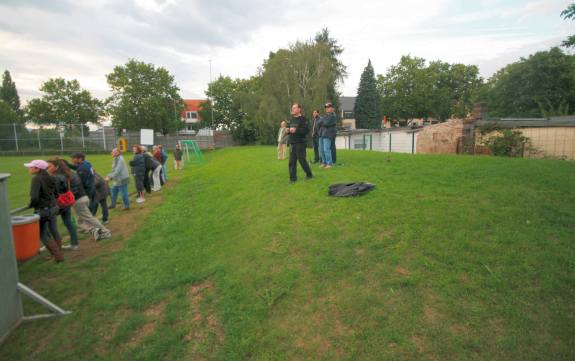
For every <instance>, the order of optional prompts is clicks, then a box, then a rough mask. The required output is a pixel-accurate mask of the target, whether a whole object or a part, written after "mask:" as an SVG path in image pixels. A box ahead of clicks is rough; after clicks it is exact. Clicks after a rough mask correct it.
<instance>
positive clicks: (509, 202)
mask: <svg viewBox="0 0 575 361" xmlns="http://www.w3.org/2000/svg"><path fill="white" fill-rule="evenodd" d="M274 154H275V149H273V148H270V147H242V148H232V149H225V150H219V151H215V152H211V153H210V154H207V155H206V158H207V163H206V164H205V165H202V166H197V167H188V168H186V169H185V170H184V171H183V172H182V174H181V175H180V176H179V179H178V181H177V184H175V185H172V186H171V188H169V189H166V190H163V191H162V194H161V201H160V200H159V198H158V202H157V203H155V204H153V203H152V200H151V201H150V202H149V203H148V202H147V203H146V204H144V205H143V207H147V209H148V210H149V213H147V214H144V213H140V214H141V216H138V217H134V218H137V219H138V220H140V221H141V225H140V226H138V227H136V229H134V232H133V235H132V236H131V237H123V238H122V237H114V238H113V239H112V240H109V241H105V243H104V246H106V245H109V247H108V248H103V250H102V251H101V252H95V253H94V254H93V255H91V256H90V257H85V258H82V259H78V260H70V261H68V262H65V263H64V264H61V265H54V264H52V263H45V262H43V261H41V260H35V261H33V262H28V263H26V264H24V265H22V266H21V268H20V272H21V278H22V279H23V281H24V282H26V283H28V284H30V285H32V286H33V287H35V288H36V289H37V290H38V291H40V292H41V293H42V294H44V295H45V296H47V297H49V298H50V299H52V300H53V301H55V302H57V303H59V304H62V305H64V307H66V308H68V309H71V310H72V311H73V312H74V313H73V314H71V315H69V316H66V317H64V318H61V319H58V320H56V321H54V320H45V321H36V322H34V323H29V324H25V325H23V326H22V327H20V328H19V329H18V330H17V331H16V332H15V333H14V334H13V335H12V336H11V337H10V338H9V339H8V340H7V341H6V342H5V343H4V344H3V345H2V346H0V360H25V359H37V360H226V361H227V360H573V359H574V358H575V301H574V300H575V236H574V234H575V163H573V162H562V161H548V160H545V161H543V160H526V159H504V158H491V157H467V156H426V155H418V156H412V155H402V154H391V155H389V154H383V153H376V152H360V151H356V152H344V151H342V152H339V153H338V158H339V159H338V160H340V161H341V162H342V163H343V165H342V166H338V167H335V168H334V169H331V170H319V169H317V168H316V167H314V168H313V170H314V175H315V178H314V179H313V180H310V181H299V182H297V183H296V184H295V185H289V183H288V174H287V163H286V161H283V162H280V161H277V160H275V157H274ZM1 162H2V166H1V167H0V168H2V169H1V171H6V170H9V171H12V169H5V167H6V164H11V165H13V166H14V167H20V166H19V165H18V163H21V162H22V160H21V159H18V160H14V159H8V163H7V162H6V159H2V160H1ZM99 162H100V160H99V159H98V160H97V161H96V162H94V163H96V166H97V167H99V165H98V164H99ZM102 162H104V160H102ZM102 164H104V163H102ZM108 167H109V165H108ZM18 169H20V168H18ZM106 169H107V168H106ZM17 171H18V170H17ZM298 172H299V175H300V178H303V177H302V172H301V169H298ZM15 173H17V172H15ZM17 177H21V176H20V175H16V176H15V177H14V179H17ZM18 179H20V178H18ZM341 181H369V182H372V183H375V184H376V185H377V187H376V189H375V190H374V191H372V192H371V193H369V194H367V195H365V196H363V197H360V198H354V199H335V198H331V197H328V196H327V187H328V185H329V184H332V183H335V182H341ZM14 183H16V182H14ZM27 185H28V183H27V182H17V184H11V187H12V188H10V190H11V192H13V195H11V200H12V199H14V203H21V201H22V200H24V199H25V196H24V197H23V196H22V194H25V193H26V192H27ZM130 212H132V211H130ZM114 222H115V220H114V218H112V221H111V224H113V223H114ZM26 309H27V310H29V311H30V312H34V311H37V310H38V308H37V307H36V306H34V305H31V304H29V303H27V304H26ZM30 355H32V356H30Z"/></svg>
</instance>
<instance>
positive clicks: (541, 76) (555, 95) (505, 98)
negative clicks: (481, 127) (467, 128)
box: [485, 47, 575, 118]
mask: <svg viewBox="0 0 575 361" xmlns="http://www.w3.org/2000/svg"><path fill="white" fill-rule="evenodd" d="M485 93H486V98H487V102H488V104H489V112H490V114H492V115H494V116H499V117H532V118H536V117H547V116H553V115H567V114H573V112H574V111H575V56H573V55H569V54H565V53H564V52H563V51H562V50H561V49H560V48H557V47H555V48H551V49H550V50H548V51H540V52H537V53H535V54H532V55H530V56H529V57H527V58H521V60H519V61H518V62H515V63H512V64H509V65H507V66H505V67H504V68H503V69H500V70H499V71H498V72H497V73H495V74H494V75H493V76H492V77H491V78H490V79H489V81H488V83H487V84H486V92H485Z"/></svg>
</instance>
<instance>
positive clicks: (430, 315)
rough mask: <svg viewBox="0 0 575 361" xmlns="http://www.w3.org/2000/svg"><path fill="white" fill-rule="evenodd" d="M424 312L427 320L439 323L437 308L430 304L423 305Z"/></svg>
mask: <svg viewBox="0 0 575 361" xmlns="http://www.w3.org/2000/svg"><path fill="white" fill-rule="evenodd" d="M423 314H424V315H425V320H426V321H427V322H429V323H431V324H435V323H437V321H438V319H439V315H438V312H437V310H436V309H435V308H434V307H432V306H429V305H426V306H425V307H423Z"/></svg>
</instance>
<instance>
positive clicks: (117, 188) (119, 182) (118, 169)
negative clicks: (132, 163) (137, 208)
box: [105, 148, 130, 210]
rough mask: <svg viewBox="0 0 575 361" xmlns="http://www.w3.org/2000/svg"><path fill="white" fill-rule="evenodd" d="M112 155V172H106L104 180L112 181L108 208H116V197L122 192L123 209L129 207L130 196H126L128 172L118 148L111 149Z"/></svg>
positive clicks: (128, 179) (128, 181)
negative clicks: (110, 199) (110, 200)
mask: <svg viewBox="0 0 575 361" xmlns="http://www.w3.org/2000/svg"><path fill="white" fill-rule="evenodd" d="M112 157H114V161H113V162H112V172H110V173H108V175H107V176H106V178H105V180H106V181H108V182H109V181H110V180H112V181H113V182H114V185H113V186H112V203H111V204H110V207H109V208H116V200H117V199H118V193H121V194H122V201H123V202H124V210H126V209H130V198H129V197H128V183H130V174H129V173H128V168H127V167H126V163H124V157H122V152H120V150H119V149H118V148H114V149H112Z"/></svg>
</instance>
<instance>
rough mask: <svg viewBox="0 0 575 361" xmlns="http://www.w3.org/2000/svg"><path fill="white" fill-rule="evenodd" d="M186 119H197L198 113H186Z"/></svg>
mask: <svg viewBox="0 0 575 361" xmlns="http://www.w3.org/2000/svg"><path fill="white" fill-rule="evenodd" d="M186 119H198V112H186Z"/></svg>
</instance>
